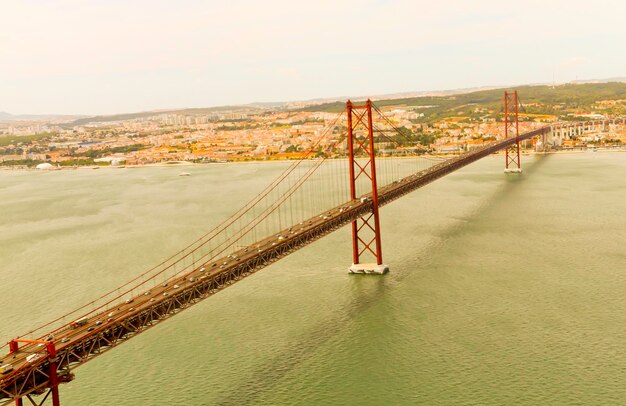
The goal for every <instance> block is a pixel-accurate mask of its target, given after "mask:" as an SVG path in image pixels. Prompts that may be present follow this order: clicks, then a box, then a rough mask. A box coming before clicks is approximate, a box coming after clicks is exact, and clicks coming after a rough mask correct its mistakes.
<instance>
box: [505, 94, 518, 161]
mask: <svg viewBox="0 0 626 406" xmlns="http://www.w3.org/2000/svg"><path fill="white" fill-rule="evenodd" d="M518 108H519V99H518V98H517V90H515V91H513V92H508V91H505V92H504V138H511V137H515V144H513V145H511V146H510V147H508V148H507V149H506V168H505V169H504V172H505V173H521V172H522V166H521V161H520V146H519V109H518Z"/></svg>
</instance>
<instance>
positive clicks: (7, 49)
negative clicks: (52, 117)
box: [0, 0, 626, 114]
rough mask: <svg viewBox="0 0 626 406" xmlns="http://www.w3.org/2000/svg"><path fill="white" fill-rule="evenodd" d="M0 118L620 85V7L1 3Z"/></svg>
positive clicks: (371, 0) (180, 0)
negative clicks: (2, 114)
mask: <svg viewBox="0 0 626 406" xmlns="http://www.w3.org/2000/svg"><path fill="white" fill-rule="evenodd" d="M0 11H1V15H2V19H1V21H0V111H6V112H10V113H13V114H25V113H34V114H43V113H57V114H109V113H122V112H134V111H144V110H151V109H163V108H183V107H208V106H216V105H227V104H243V103H250V102H260V101H266V102H269V101H274V102H275V101H290V100H306V99H312V98H320V97H333V96H363V95H376V94H384V93H395V92H408V91H422V90H443V89H455V88H466V87H475V86H486V85H515V84H526V83H538V82H551V81H552V77H553V74H554V75H555V78H556V81H557V82H566V81H570V80H575V79H577V78H578V79H595V78H608V77H615V76H626V52H624V50H625V49H626V24H625V23H624V21H625V20H624V16H626V2H624V1H622V0H611V1H607V0H595V1H580V0H541V1H536V0H524V1H502V0H432V1H423V0H412V1H411V0H360V1H353V0H343V1H342V0H333V1H326V0H317V1H306V2H305V1H294V0H292V1H286V0H265V1H251V0H230V1H199V0H198V1H188V0H176V1H160V0H137V1H133V0H101V1H87V0H84V1H79V0H39V1H33V0H0Z"/></svg>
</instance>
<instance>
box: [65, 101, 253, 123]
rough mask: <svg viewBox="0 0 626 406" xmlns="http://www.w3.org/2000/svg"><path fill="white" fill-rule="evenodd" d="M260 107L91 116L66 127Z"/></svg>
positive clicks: (245, 106)
mask: <svg viewBox="0 0 626 406" xmlns="http://www.w3.org/2000/svg"><path fill="white" fill-rule="evenodd" d="M260 109H261V107H259V106H258V104H256V105H242V106H219V107H202V108H190V109H178V110H153V111H142V112H139V113H127V114H113V115H106V116H93V117H85V118H81V119H78V120H75V121H72V122H70V123H67V124H66V126H80V125H85V124H89V123H108V122H113V121H121V120H132V119H135V118H142V117H150V116H156V115H159V114H183V115H185V114H187V115H202V114H207V113H216V112H220V111H250V110H260Z"/></svg>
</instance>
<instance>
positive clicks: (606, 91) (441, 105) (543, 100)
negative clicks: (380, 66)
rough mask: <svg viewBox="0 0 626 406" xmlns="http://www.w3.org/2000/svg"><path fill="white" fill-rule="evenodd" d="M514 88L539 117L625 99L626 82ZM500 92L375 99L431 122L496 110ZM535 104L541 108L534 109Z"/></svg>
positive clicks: (329, 106)
mask: <svg viewBox="0 0 626 406" xmlns="http://www.w3.org/2000/svg"><path fill="white" fill-rule="evenodd" d="M516 89H517V91H518V94H519V98H520V101H521V102H522V104H523V105H533V107H527V108H526V110H529V112H533V113H542V114H549V113H554V112H555V110H567V109H580V110H584V109H586V108H588V107H590V106H591V105H592V104H594V103H595V102H598V101H601V100H624V99H626V83H621V82H610V83H585V84H565V85H559V86H556V87H552V86H520V87H517V88H516ZM503 91H504V89H491V90H482V91H477V92H471V93H466V94H459V95H454V96H426V97H411V98H401V99H388V100H378V101H376V105H377V106H379V107H390V106H404V107H413V108H414V109H415V110H417V111H420V112H423V113H424V118H423V120H420V121H431V120H436V119H440V118H443V117H446V116H452V115H460V114H462V113H467V111H469V110H473V109H475V108H477V107H481V108H486V109H490V110H495V111H499V110H500V109H501V106H502V97H503ZM535 104H540V105H543V106H539V107H535V106H534V105H535ZM344 107H345V104H344V103H343V102H336V103H326V104H320V105H316V106H309V107H305V108H302V109H300V110H299V111H321V112H340V111H342V110H343V109H344ZM468 107H469V108H468Z"/></svg>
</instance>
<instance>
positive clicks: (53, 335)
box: [0, 126, 550, 405]
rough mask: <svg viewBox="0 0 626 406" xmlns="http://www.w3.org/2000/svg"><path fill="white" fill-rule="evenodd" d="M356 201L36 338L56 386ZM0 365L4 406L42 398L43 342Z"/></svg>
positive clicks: (352, 214) (395, 186) (451, 163)
mask: <svg viewBox="0 0 626 406" xmlns="http://www.w3.org/2000/svg"><path fill="white" fill-rule="evenodd" d="M549 132H550V126H545V127H542V128H539V129H537V130H534V131H530V132H527V133H524V134H522V135H520V137H519V138H520V140H526V139H530V138H532V137H535V136H538V135H545V134H547V133H549ZM514 143H515V138H508V139H503V140H498V141H494V142H492V143H490V144H488V145H487V146H485V147H482V148H480V149H476V150H473V151H471V152H467V153H465V154H462V155H459V156H456V157H454V158H451V159H448V160H446V161H443V162H441V163H439V164H436V165H434V166H431V167H430V168H428V169H425V170H422V171H420V172H417V173H415V174H413V175H411V176H408V177H405V178H402V179H400V180H398V181H396V182H394V183H392V184H390V185H387V186H384V187H381V188H380V189H379V204H380V205H385V204H387V203H390V202H392V201H393V200H395V199H397V198H399V197H401V196H404V195H405V194H407V193H410V192H412V191H414V190H416V189H418V188H420V187H422V186H425V185H427V184H428V183H430V182H433V181H434V180H436V179H439V178H441V177H443V176H445V175H447V174H449V173H451V172H454V171H456V170H457V169H459V168H462V167H464V166H466V165H468V164H470V163H472V162H475V161H477V160H479V159H481V158H483V157H485V156H488V155H490V154H492V153H494V152H497V151H499V150H502V149H504V148H507V147H509V146H511V145H513V144H514ZM363 197H366V198H367V199H358V200H352V201H347V202H345V203H343V204H341V205H339V206H337V207H334V208H333V209H331V210H329V211H326V212H323V213H321V214H320V215H318V216H315V217H312V218H310V219H308V220H306V221H304V222H301V223H299V224H295V225H293V226H292V227H289V228H287V229H284V230H283V231H281V232H280V233H279V234H277V235H273V236H270V237H268V238H265V239H263V240H261V241H258V242H257V243H256V244H253V245H251V246H248V247H246V248H242V249H240V250H238V251H236V252H233V253H232V254H230V255H228V256H227V257H224V258H221V259H219V260H217V261H214V262H209V263H205V264H203V265H201V266H198V267H197V268H196V269H194V270H193V271H192V272H191V273H189V274H187V275H184V276H181V277H176V278H174V279H172V280H169V281H168V282H166V283H163V284H162V285H159V286H158V287H156V288H153V289H150V290H148V291H146V292H144V293H142V294H139V295H137V296H136V297H134V298H133V299H132V301H131V302H128V303H120V304H119V305H118V306H117V307H115V309H113V310H111V309H109V310H106V311H102V312H100V313H97V314H93V315H91V316H89V318H88V322H87V323H86V324H85V325H83V326H79V327H72V326H71V325H69V324H68V325H65V326H62V327H61V328H59V329H57V330H54V331H52V332H50V333H49V334H46V335H44V336H42V337H40V339H41V340H51V341H54V343H55V346H56V352H57V357H56V360H57V371H58V377H59V382H68V381H70V380H72V379H73V374H72V370H73V369H74V368H76V367H78V366H79V365H82V364H83V363H85V362H87V361H89V360H91V359H93V358H95V357H96V356H98V355H100V354H102V353H104V352H106V351H107V350H109V349H111V348H113V347H115V346H116V345H119V344H121V343H122V342H124V341H127V340H128V339H130V338H132V337H134V336H135V335H137V334H139V333H141V332H143V331H145V330H146V329H148V328H150V327H152V326H154V325H156V324H158V323H159V322H161V321H163V320H165V319H167V318H169V317H171V316H173V315H175V314H177V313H178V312H180V311H182V310H184V309H185V308H187V307H189V306H191V305H193V304H195V303H197V302H199V301H200V300H203V299H205V298H207V297H209V296H211V295H213V294H214V293H216V292H218V291H220V290H221V289H224V288H226V287H228V286H230V285H231V284H233V283H235V282H237V281H240V280H242V279H243V278H245V277H247V276H249V275H251V274H253V273H254V272H256V271H258V270H260V269H262V268H264V267H266V266H268V265H270V264H271V263H273V262H275V261H277V260H278V259H280V258H282V257H284V256H286V255H288V254H290V253H292V252H294V251H295V250H297V249H299V248H301V247H304V246H305V245H307V244H309V243H311V242H313V241H315V240H317V239H319V238H321V237H323V236H325V235H327V234H329V233H331V232H333V231H335V230H337V229H339V228H340V227H342V226H344V225H346V224H349V223H350V222H352V221H353V220H355V219H357V218H359V217H360V216H362V215H364V214H367V213H371V211H372V201H371V199H370V198H369V196H368V195H364V196H363ZM32 354H40V355H41V357H40V358H38V359H36V360H32V359H31V360H30V361H31V362H28V361H27V360H26V357H28V356H29V355H32ZM0 360H2V361H1V362H0V365H4V364H11V365H12V366H13V368H14V369H13V370H12V371H10V372H8V373H6V374H4V375H0V402H3V403H2V404H4V405H6V404H9V403H11V402H12V401H13V400H15V399H19V398H21V397H24V396H26V395H29V394H39V393H43V392H44V391H45V390H46V388H47V387H48V386H49V377H48V362H49V360H48V358H47V353H46V348H45V346H44V345H43V344H26V345H24V346H23V347H21V348H20V349H19V351H18V352H15V353H12V354H5V355H2V356H0Z"/></svg>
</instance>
